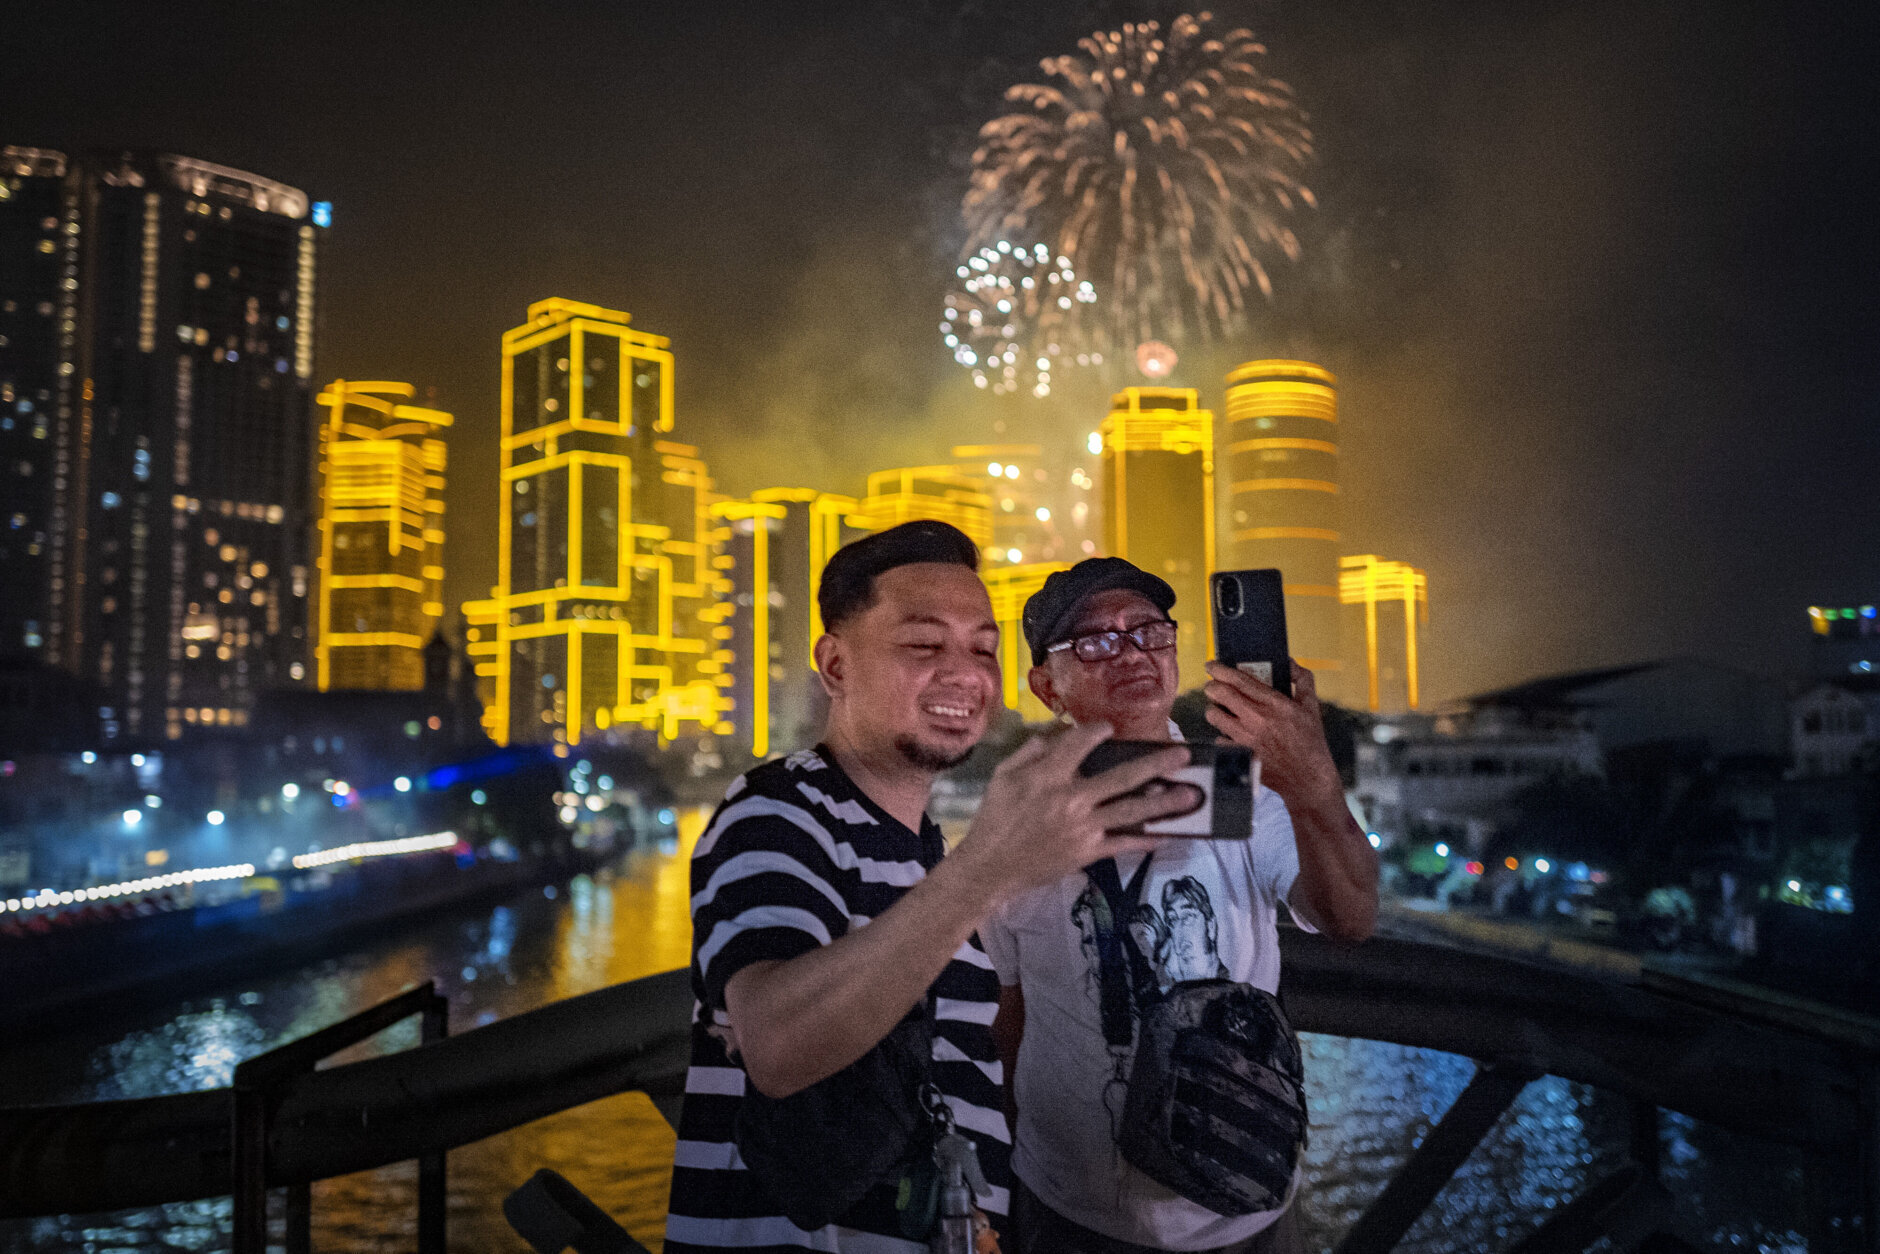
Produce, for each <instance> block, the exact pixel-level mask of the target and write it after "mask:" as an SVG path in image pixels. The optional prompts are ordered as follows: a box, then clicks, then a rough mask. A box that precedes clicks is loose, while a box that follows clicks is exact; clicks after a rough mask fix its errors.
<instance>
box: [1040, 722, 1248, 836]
mask: <svg viewBox="0 0 1880 1254" xmlns="http://www.w3.org/2000/svg"><path fill="white" fill-rule="evenodd" d="M1168 747H1169V742H1168V741H1166V740H1106V741H1104V742H1103V743H1102V744H1100V745H1098V746H1097V747H1096V748H1094V749H1092V750H1091V751H1090V753H1089V754H1088V755H1087V756H1086V757H1085V758H1084V760H1083V762H1082V763H1081V764H1080V765H1079V766H1078V768H1077V769H1078V772H1079V773H1080V774H1083V775H1101V774H1102V773H1103V772H1105V771H1107V770H1109V769H1110V768H1111V767H1113V766H1119V765H1121V764H1122V763H1124V762H1129V761H1133V760H1134V759H1136V758H1139V757H1141V756H1142V755H1143V754H1145V753H1160V752H1161V751H1162V750H1164V749H1166V748H1168ZM1187 749H1188V753H1189V762H1188V765H1187V766H1184V767H1180V768H1178V769H1176V770H1173V771H1170V772H1169V773H1168V774H1167V775H1166V776H1163V777H1161V778H1162V780H1166V781H1168V782H1171V783H1179V784H1192V785H1193V786H1194V787H1195V788H1196V790H1197V791H1198V793H1199V800H1198V801H1197V802H1196V804H1195V806H1194V808H1193V809H1190V810H1186V811H1184V812H1183V813H1181V814H1176V815H1171V816H1170V817H1168V818H1164V819H1155V820H1152V821H1151V822H1148V823H1145V824H1143V825H1142V829H1141V830H1142V831H1143V833H1144V834H1146V835H1149V836H1188V837H1192V838H1195V839H1199V840H1245V839H1247V837H1248V836H1249V835H1251V834H1252V832H1253V786H1254V784H1255V783H1257V782H1258V781H1259V778H1260V763H1259V762H1258V761H1257V760H1256V759H1255V758H1254V756H1253V755H1252V754H1250V753H1248V752H1247V751H1246V750H1245V749H1243V748H1241V747H1240V746H1239V745H1232V744H1213V745H1197V744H1190V745H1188V746H1187ZM1157 782H1159V781H1157V780H1151V781H1149V783H1147V784H1144V785H1143V786H1142V787H1141V788H1138V789H1135V790H1134V791H1133V792H1131V793H1129V794H1127V795H1129V796H1136V795H1137V794H1140V793H1145V792H1147V791H1148V790H1149V789H1150V788H1151V787H1153V786H1154V785H1155V784H1156V783H1157ZM1132 830H1133V829H1132Z"/></svg>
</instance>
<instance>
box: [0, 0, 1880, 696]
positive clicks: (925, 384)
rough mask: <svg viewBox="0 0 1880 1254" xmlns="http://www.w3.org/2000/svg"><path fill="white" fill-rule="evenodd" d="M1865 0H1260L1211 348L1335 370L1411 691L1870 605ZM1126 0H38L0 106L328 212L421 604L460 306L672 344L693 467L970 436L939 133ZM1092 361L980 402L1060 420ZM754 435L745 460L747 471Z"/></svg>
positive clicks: (854, 461)
mask: <svg viewBox="0 0 1880 1254" xmlns="http://www.w3.org/2000/svg"><path fill="white" fill-rule="evenodd" d="M1863 7H1865V6H1860V5H1854V4H1848V5H1838V6H1827V5H1823V6H1820V7H1819V8H1811V7H1809V6H1802V5H1793V4H1786V3H1767V4H1761V5H1749V4H1718V3H1701V2H1692V3H1683V4H1678V3H1652V2H1625V3H1610V4H1561V3H1540V2H1535V3H1521V4H1487V3H1479V4H1470V3H1458V2H1455V0H1438V2H1432V3H1418V4H1412V3H1360V2H1359V0H1254V2H1250V3H1243V4H1233V3H1229V4H1222V5H1217V6H1215V11H1216V12H1217V13H1219V14H1221V15H1223V16H1229V17H1232V18H1235V19H1238V20H1242V21H1245V22H1247V23H1248V24H1250V25H1252V26H1253V27H1254V29H1255V30H1256V31H1257V32H1258V33H1260V34H1261V36H1262V37H1263V38H1265V39H1266V41H1267V42H1268V44H1269V45H1270V47H1271V49H1272V58H1271V61H1270V66H1269V68H1271V69H1272V70H1274V71H1275V72H1277V73H1278V74H1279V75H1280V76H1281V77H1283V78H1285V79H1287V80H1288V81H1290V82H1291V83H1292V84H1293V86H1294V88H1295V90H1296V91H1297V93H1298V95H1299V97H1300V98H1301V100H1302V102H1303V103H1304V104H1305V106H1306V107H1307V109H1308V110H1309V112H1310V113H1311V115H1312V121H1313V125H1314V128H1315V131H1316V133H1317V136H1318V141H1319V150H1320V163H1319V166H1318V168H1317V170H1316V171H1315V173H1314V175H1313V177H1312V183H1313V185H1314V187H1315V188H1316V190H1317V191H1318V193H1319V197H1320V203H1321V209H1320V210H1319V212H1318V213H1316V214H1314V215H1312V217H1311V218H1310V219H1309V220H1308V221H1307V222H1305V223H1304V224H1303V229H1304V233H1305V235H1306V237H1307V240H1308V248H1309V255H1308V259H1307V261H1306V262H1305V263H1304V264H1303V265H1301V266H1300V267H1298V268H1297V269H1294V270H1292V271H1281V272H1280V273H1279V274H1278V275H1277V282H1278V284H1279V287H1280V292H1279V295H1278V298H1277V299H1276V301H1275V303H1274V304H1273V306H1272V307H1271V308H1269V309H1266V310H1262V311H1259V314H1258V316H1257V317H1256V318H1255V319H1254V320H1253V325H1252V326H1251V327H1250V328H1249V330H1248V331H1247V333H1246V335H1245V336H1244V337H1242V339H1241V340H1239V341H1236V342H1235V343H1234V344H1232V345H1225V346H1215V347H1212V348H1208V347H1203V346H1182V347H1183V348H1184V361H1183V364H1182V366H1181V367H1180V368H1179V369H1178V371H1177V376H1176V379H1175V380H1174V381H1175V382H1177V383H1181V384H1187V385H1190V386H1197V387H1200V388H1201V389H1202V391H1203V397H1204V400H1205V401H1206V403H1209V404H1211V405H1214V406H1216V407H1217V408H1218V406H1219V405H1220V402H1221V396H1220V393H1221V375H1222V373H1223V371H1224V369H1225V368H1226V367H1227V366H1228V365H1231V364H1232V363H1234V362H1237V361H1240V360H1245V359H1247V358H1251V357H1256V356H1266V355H1286V354H1295V353H1296V354H1302V355H1309V356H1312V357H1314V358H1315V359H1316V360H1319V361H1322V362H1323V363H1324V364H1326V365H1327V366H1329V367H1330V368H1331V369H1333V370H1334V371H1336V372H1337V373H1338V374H1339V376H1340V378H1341V417H1342V422H1341V440H1342V444H1343V448H1344V485H1345V496H1344V509H1345V511H1346V522H1345V532H1346V537H1347V538H1346V551H1348V552H1377V553H1381V554H1383V555H1384V556H1387V557H1394V558H1399V559H1402V560H1406V561H1410V562H1413V563H1414V564H1416V565H1418V566H1422V567H1425V568H1427V569H1428V571H1429V573H1430V585H1431V601H1432V616H1431V626H1430V630H1429V635H1428V643H1427V646H1426V651H1427V652H1426V664H1425V688H1426V692H1428V693H1429V694H1431V695H1433V696H1435V697H1438V698H1445V697H1454V696H1460V695H1463V694H1466V693H1468V692H1472V691H1477V690H1480V689H1483V688H1487V687H1491V686H1496V685H1500V684H1504V683H1511V682H1515V681H1518V680H1521V679H1524V678H1528V677H1530V676H1534V675H1538V674H1542V673H1546V672H1550V671H1556V670H1562V669H1568V668H1577V667H1582V666H1594V665H1600V664H1605V663H1616V662H1625V661H1634V660H1640V659H1644V658H1651V657H1659V656H1667V655H1698V656H1705V657H1711V658H1715V659H1718V660H1721V661H1725V662H1729V663H1732V664H1736V665H1741V666H1745V667H1750V668H1753V669H1757V670H1762V671H1766V672H1772V673H1788V672H1792V671H1795V670H1798V669H1799V668H1800V666H1801V665H1802V662H1803V658H1804V646H1805V643H1806V633H1807V627H1806V620H1805V618H1804V609H1805V607H1806V606H1807V605H1808V604H1810V603H1811V602H1822V603H1835V604H1841V603H1857V602H1861V601H1869V602H1870V601H1873V600H1875V599H1880V543H1877V542H1880V494H1877V493H1876V485H1877V484H1880V424H1876V422H1875V417H1876V414H1875V409H1876V404H1875V402H1876V395H1877V394H1880V392H1877V389H1880V378H1877V377H1876V376H1877V375H1880V369H1877V368H1876V361H1877V360H1880V357H1877V354H1876V349H1877V348H1880V338H1877V337H1876V332H1877V331H1880V317H1877V316H1876V312H1877V311H1876V300H1875V296H1874V290H1875V279H1876V276H1880V265H1876V262H1877V261H1880V256H1877V254H1880V249H1877V248H1876V246H1875V243H1874V237H1875V225H1876V217H1877V215H1876V213H1875V210H1876V204H1875V201H1874V199H1873V198H1872V197H1871V195H1869V194H1868V193H1867V192H1866V191H1865V188H1866V186H1867V185H1868V184H1869V183H1871V182H1875V181H1880V180H1877V179H1876V177H1875V176H1876V173H1880V172H1876V170H1875V169H1874V165H1875V162H1874V159H1873V144H1872V134H1873V129H1874V125H1875V122H1876V121H1877V120H1880V112H1877V111H1876V109H1875V108H1874V100H1873V95H1872V89H1871V87H1870V86H1869V85H1868V84H1869V80H1870V78H1871V75H1870V70H1869V67H1868V65H1867V63H1866V58H1867V55H1868V50H1869V49H1870V48H1871V47H1872V46H1873V44H1874V41H1873V39H1872V34H1873V32H1872V31H1870V30H1867V29H1862V28H1856V27H1855V26H1854V25H1853V22H1854V21H1855V20H1856V19H1855V17H1854V16H1853V15H1854V13H1855V11H1856V10H1858V9H1861V8H1863ZM1178 11H1180V10H1178V9H1175V8H1171V7H1169V6H1166V5H1160V4H1134V5H1130V4H1117V3H1067V4H1056V5H1042V4H1033V5H1028V6H1026V5H1017V4H1011V5H1007V4H1001V3H996V2H994V0H978V2H971V3H966V4H964V5H962V4H958V3H955V4H943V3H939V2H938V0H879V2H877V3H867V4H853V3H852V4H828V5H815V6H791V5H781V4H775V3H761V4H758V3H754V4H748V5H720V4H710V3H696V2H695V3H686V4H683V5H671V6H655V5H652V4H648V3H629V2H628V0H613V2H612V3H595V2H589V0H565V2H560V3H555V4H553V5H547V4H540V5H535V6H523V5H513V4H512V5H502V6H496V5H487V4H477V3H458V4H426V5H390V4H380V3H375V4H353V3H341V2H337V0H323V2H320V3H301V2H298V0H268V2H265V3H263V2H261V0H254V2H251V3H244V4H227V5H224V4H192V5H140V6H132V5H127V4H108V5H92V4H64V5H45V6H35V7H34V10H33V12H32V15H31V16H30V17H28V18H25V19H24V20H22V18H21V17H20V16H19V15H17V14H16V15H15V17H14V18H13V19H11V20H10V21H9V23H8V26H9V38H8V40H7V43H8V45H9V47H8V51H7V54H6V56H5V57H4V60H3V63H0V142H6V143H16V144H27V145H34V146H41V147H55V148H66V149H73V150H83V149H88V148H94V147H99V148H112V147H135V148H151V149H160V150H167V151H175V152H181V153H186V154H189V155H192V156H196V157H200V158H203V159H206V160H210V161H216V162H221V163H224V164H228V165H233V166H238V167H241V168H244V169H248V170H252V171H254V172H256V173H258V174H262V175H266V176H268V177H271V178H275V179H279V180H281V181H284V182H288V183H292V184H294V185H296V186H299V187H302V188H304V189H306V190H307V191H308V192H309V193H310V194H311V195H312V196H313V197H314V198H315V199H320V200H330V201H332V202H333V204H334V230H333V231H332V232H331V234H330V246H329V248H328V250H327V251H326V253H325V254H324V257H323V259H322V265H323V272H322V276H321V299H322V301H323V313H322V318H323V324H322V327H321V334H322V336H323V339H322V345H321V361H320V363H319V370H320V377H321V378H322V379H326V378H331V377H333V376H336V375H337V376H344V377H352V378H390V379H404V380H409V381H412V382H414V383H416V384H418V385H419V388H420V392H421V395H422V394H423V393H424V390H425V389H427V388H434V389H435V403H436V404H438V405H441V406H443V407H444V408H447V409H450V410H452V411H453V412H455V413H456V414H457V415H458V425H457V427H456V429H455V431H454V434H453V438H452V443H451V460H452V465H451V487H450V493H449V501H450V510H451V514H450V516H449V536H450V545H449V548H448V550H447V553H446V562H447V568H448V570H449V581H450V590H451V592H452V598H451V599H452V601H453V602H455V601H457V600H461V599H463V598H465V597H469V596H475V595H482V594H484V593H485V592H487V589H488V586H489V584H490V582H491V581H492V580H493V579H494V575H495V563H494V549H495V521H494V507H495V504H496V490H495V483H494V475H495V452H494V442H495V431H496V423H497V414H496V383H497V374H498V362H499V354H498V341H499V337H500V335H501V332H502V331H503V330H504V329H505V328H507V327H510V326H513V325H515V324H516V323H518V322H519V321H521V319H522V316H523V313H524V310H525V308H526V306H527V305H528V304H529V303H530V302H531V301H533V300H538V299H541V298H543V297H546V296H551V295H558V296H566V297H570V298H573V299H577V300H584V301H590V302H593V303H596V304H601V305H607V306H611V307H614V308H623V309H627V310H630V311H631V312H632V314H633V316H634V324H635V325H636V326H638V327H640V328H642V329H644V330H648V331H652V332H655V333H658V334H663V335H667V336H670V337H671V338H672V340H673V347H674V350H675V352H676V353H677V354H678V387H679V392H678V395H679V415H678V431H677V435H678V437H679V438H681V439H685V440H688V441H690V442H694V443H698V444H700V445H702V446H703V447H704V450H705V454H706V456H707V458H708V459H709V460H710V462H711V464H712V467H713V470H714V473H715V475H716V476H717V478H718V481H719V484H720V486H721V487H722V488H724V489H725V490H727V491H731V492H746V491H749V490H751V489H754V488H758V487H763V486H769V485H772V484H776V483H780V482H793V483H801V484H807V485H809V486H819V487H827V488H830V489H834V490H842V491H857V490H859V489H860V487H861V476H862V474H863V473H864V472H865V471H866V470H869V469H874V468H879V467H884V466H890V465H897V464H906V463H908V462H924V461H929V460H935V459H937V458H939V457H941V456H944V449H945V446H946V445H948V444H951V443H953V442H956V441H964V440H982V439H987V438H990V437H991V435H992V432H991V422H992V421H993V419H994V416H995V415H994V414H993V411H991V410H989V409H988V408H987V407H986V399H985V397H984V395H983V394H981V393H975V392H974V390H973V389H972V388H971V386H970V385H969V382H968V380H967V379H966V377H965V372H964V371H963V370H961V369H960V368H959V367H957V366H955V365H954V364H953V363H952V361H951V360H950V358H949V357H948V355H947V352H946V350H945V349H944V347H943V346H942V345H941V343H940V341H939V336H938V333H937V330H936V323H937V320H938V312H939V308H940V300H941V296H942V294H943V292H944V290H945V284H946V281H947V279H948V276H949V274H950V271H951V267H952V265H953V264H954V261H955V256H956V253H957V251H958V248H959V245H960V243H961V235H962V232H961V228H960V225H959V220H958V213H957V207H958V201H959V197H960V194H961V192H962V191H963V189H964V186H965V166H966V161H967V158H968V157H969V155H970V152H971V146H972V142H971V141H972V135H973V132H974V130H975V129H976V127H977V126H978V124H979V123H981V122H983V121H985V120H986V119H987V118H989V117H991V116H993V114H994V113H995V111H997V109H998V97H999V93H1000V91H1001V90H1002V89H1003V88H1004V87H1005V86H1006V85H1007V84H1008V83H1010V82H1012V81H1015V80H1017V79H1019V78H1024V77H1035V76H1036V61H1037V59H1038V58H1039V57H1041V56H1044V55H1051V54H1055V53H1059V52H1066V51H1071V50H1072V48H1073V45H1074V42H1075V39H1076V38H1077V36H1079V35H1081V34H1084V33H1087V32H1088V31H1090V30H1092V29H1094V28H1095V27H1097V26H1098V25H1100V24H1102V25H1110V24H1115V23H1117V22H1120V21H1123V20H1129V19H1134V18H1138V17H1149V16H1156V17H1166V16H1168V15H1169V14H1171V13H1174V12H1178ZM1101 409H1102V403H1101V393H1100V392H1099V391H1097V389H1096V387H1095V385H1092V386H1090V387H1088V388H1085V389H1084V390H1083V393H1082V394H1079V392H1078V389H1077V388H1075V387H1073V388H1066V389H1061V390H1060V396H1059V397H1057V398H1054V402H1053V403H1052V404H1048V405H1036V406H1031V407H1029V408H1026V407H1020V408H1018V409H1016V410H1015V411H1013V414H1012V415H1011V416H1012V418H1013V420H1014V421H1019V422H1022V423H1024V424H1025V427H1026V431H1025V432H1013V433H1012V434H1026V433H1034V438H1036V437H1037V436H1042V437H1043V438H1047V439H1055V438H1064V439H1076V438H1079V437H1080V436H1081V433H1082V432H1084V431H1088V430H1090V429H1091V428H1093V427H1094V426H1095V425H1096V423H1097V421H1098V420H1099V419H1100V418H1101ZM780 467H781V468H786V469H779V468H780Z"/></svg>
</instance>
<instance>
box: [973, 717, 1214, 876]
mask: <svg viewBox="0 0 1880 1254" xmlns="http://www.w3.org/2000/svg"><path fill="white" fill-rule="evenodd" d="M1110 734H1111V728H1110V726H1109V725H1108V724H1107V723H1093V724H1090V725H1087V726H1079V727H1073V728H1070V729H1069V730H1067V731H1065V732H1062V733H1061V734H1058V735H1056V736H1049V737H1046V736H1040V737H1038V738H1036V739H1034V740H1032V741H1030V742H1029V743H1027V744H1026V745H1025V746H1024V747H1022V748H1021V749H1019V751H1018V752H1017V753H1014V754H1013V755H1012V756H1011V757H1009V758H1007V759H1006V760H1005V761H1004V762H1001V763H1000V764H999V767H998V769H997V770H995V771H994V772H993V773H992V782H991V783H990V784H989V785H988V786H987V788H986V796H985V800H983V801H982V802H980V805H979V814H978V817H977V818H975V819H974V820H973V825H972V828H971V830H969V831H968V832H967V834H966V839H965V840H963V841H961V842H960V845H959V848H957V849H955V850H954V851H953V854H952V856H951V857H950V858H948V859H947V861H948V862H949V863H952V864H954V865H955V866H956V867H957V868H958V869H959V870H960V871H962V872H964V873H966V874H968V875H970V876H971V877H972V879H973V880H974V882H976V883H978V884H979V885H980V886H981V891H983V892H984V893H985V894H986V897H987V900H988V901H989V902H997V901H1000V900H1003V899H1004V898H1006V897H1008V896H1010V895H1011V894H1013V893H1017V892H1022V891H1023V890H1025V889H1027V888H1036V887H1039V886H1041V885H1044V884H1050V883H1054V882H1055V881H1057V880H1059V879H1061V878H1063V877H1064V876H1066V875H1069V874H1070V873H1071V872H1073V871H1077V870H1080V869H1082V868H1083V867H1086V866H1088V865H1090V864H1091V863H1092V862H1095V861H1096V860H1097V859H1099V858H1108V857H1114V856H1115V855H1117V854H1119V853H1138V852H1143V851H1146V850H1150V849H1154V848H1155V847H1156V846H1157V845H1159V844H1160V843H1161V840H1162V838H1160V837H1156V836H1142V835H1130V836H1125V835H1111V833H1113V832H1120V831H1123V830H1125V829H1131V828H1138V827H1140V826H1141V825H1142V824H1143V823H1146V822H1149V821H1152V820H1154V819H1159V818H1166V817H1168V816H1170V815H1175V814H1180V813H1182V812H1184V811H1185V810H1188V809H1191V808H1192V807H1193V801H1194V798H1193V796H1192V794H1191V792H1190V791H1189V788H1188V786H1186V785H1184V786H1180V787H1175V788H1170V789H1168V790H1166V791H1164V792H1158V793H1152V794H1149V795H1144V796H1140V797H1127V796H1124V795H1123V794H1125V793H1128V792H1131V791H1133V790H1134V789H1136V788H1140V787H1141V786H1142V785H1144V784H1147V783H1149V782H1150V781H1151V780H1153V779H1156V778H1158V777H1161V776H1166V775H1168V774H1169V773H1170V772H1172V771H1176V770H1179V769H1181V768H1182V767H1183V766H1186V765H1187V764H1188V759H1189V754H1188V750H1187V749H1185V748H1183V747H1182V746H1181V745H1170V746H1169V747H1168V748H1167V749H1165V750H1162V751H1161V752H1159V753H1149V754H1144V755H1143V756H1142V757H1140V758H1135V759H1132V760H1131V761H1128V762H1124V763H1122V764H1120V765H1118V766H1114V767H1111V768H1110V769H1109V770H1107V771H1105V772H1103V773H1102V774H1101V775H1092V776H1088V777H1086V776H1083V775H1080V774H1078V771H1077V767H1078V764H1079V763H1081V762H1082V761H1083V760H1084V758H1085V757H1087V756H1088V755H1089V753H1090V751H1091V750H1092V749H1094V748H1096V747H1097V746H1098V745H1099V744H1101V743H1103V742H1104V741H1105V740H1108V739H1109V738H1110Z"/></svg>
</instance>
